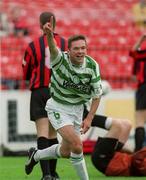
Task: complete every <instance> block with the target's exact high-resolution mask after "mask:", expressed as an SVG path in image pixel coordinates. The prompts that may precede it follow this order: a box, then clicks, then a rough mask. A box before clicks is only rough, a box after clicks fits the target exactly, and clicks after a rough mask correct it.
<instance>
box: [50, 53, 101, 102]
mask: <svg viewBox="0 0 146 180" xmlns="http://www.w3.org/2000/svg"><path fill="white" fill-rule="evenodd" d="M51 67H52V76H51V96H52V98H53V99H54V100H55V101H57V102H59V103H62V104H71V105H75V104H83V103H85V102H87V101H89V100H90V99H91V98H96V97H100V96H101V95H102V86H101V79H100V71H99V65H98V64H97V62H96V61H95V60H94V59H92V58H91V57H89V56H86V57H85V59H84V63H83V65H82V66H81V67H76V66H74V65H73V64H72V63H71V61H70V59H69V56H68V54H67V52H61V51H59V54H58V56H57V58H56V59H54V60H53V61H51Z"/></svg>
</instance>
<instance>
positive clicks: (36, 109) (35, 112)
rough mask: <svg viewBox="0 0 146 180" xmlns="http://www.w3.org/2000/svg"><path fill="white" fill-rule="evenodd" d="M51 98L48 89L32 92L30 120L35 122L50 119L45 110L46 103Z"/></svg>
mask: <svg viewBox="0 0 146 180" xmlns="http://www.w3.org/2000/svg"><path fill="white" fill-rule="evenodd" d="M49 98H50V92H49V89H48V88H39V89H35V90H32V92H31V99H30V120H31V121H35V120H37V119H39V118H44V117H48V116H47V112H46V110H45V106H46V102H47V100H48V99H49Z"/></svg>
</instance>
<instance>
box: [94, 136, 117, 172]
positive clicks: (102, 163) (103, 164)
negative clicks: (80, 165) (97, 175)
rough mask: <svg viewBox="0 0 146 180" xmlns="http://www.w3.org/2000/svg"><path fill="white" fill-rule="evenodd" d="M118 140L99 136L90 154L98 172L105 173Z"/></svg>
mask: <svg viewBox="0 0 146 180" xmlns="http://www.w3.org/2000/svg"><path fill="white" fill-rule="evenodd" d="M117 142H118V140H117V139H114V138H108V137H107V138H106V137H104V138H101V137H99V138H98V140H97V142H96V144H95V147H94V150H93V152H92V155H91V159H92V163H93V164H94V166H95V167H96V169H98V170H99V171H100V172H102V173H105V171H106V169H107V166H108V165H109V163H110V161H111V159H112V158H113V156H114V154H115V152H116V150H115V149H116V145H117Z"/></svg>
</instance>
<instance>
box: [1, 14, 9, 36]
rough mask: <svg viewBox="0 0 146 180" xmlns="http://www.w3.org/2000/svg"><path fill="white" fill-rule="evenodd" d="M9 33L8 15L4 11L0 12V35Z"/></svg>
mask: <svg viewBox="0 0 146 180" xmlns="http://www.w3.org/2000/svg"><path fill="white" fill-rule="evenodd" d="M8 34H9V23H8V17H7V15H6V14H5V13H3V12H0V36H7V35H8Z"/></svg>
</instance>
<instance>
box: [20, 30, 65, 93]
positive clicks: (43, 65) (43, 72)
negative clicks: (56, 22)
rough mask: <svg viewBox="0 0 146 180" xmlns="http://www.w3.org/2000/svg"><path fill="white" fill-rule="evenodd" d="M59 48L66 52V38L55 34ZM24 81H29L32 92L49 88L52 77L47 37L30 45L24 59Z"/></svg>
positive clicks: (42, 37)
mask: <svg viewBox="0 0 146 180" xmlns="http://www.w3.org/2000/svg"><path fill="white" fill-rule="evenodd" d="M54 39H55V41H56V44H57V46H58V47H59V48H60V49H61V50H62V51H65V50H66V48H67V43H66V41H65V39H64V38H62V37H60V36H59V35H58V34H56V33H54ZM22 67H23V79H24V80H29V87H30V89H31V90H33V89H37V88H42V87H48V85H49V83H50V77H51V68H50V52H49V47H48V43H47V37H46V35H43V36H41V37H39V38H37V39H36V40H34V41H32V42H31V43H29V45H28V47H27V48H26V51H25V54H24V59H23V64H22Z"/></svg>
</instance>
